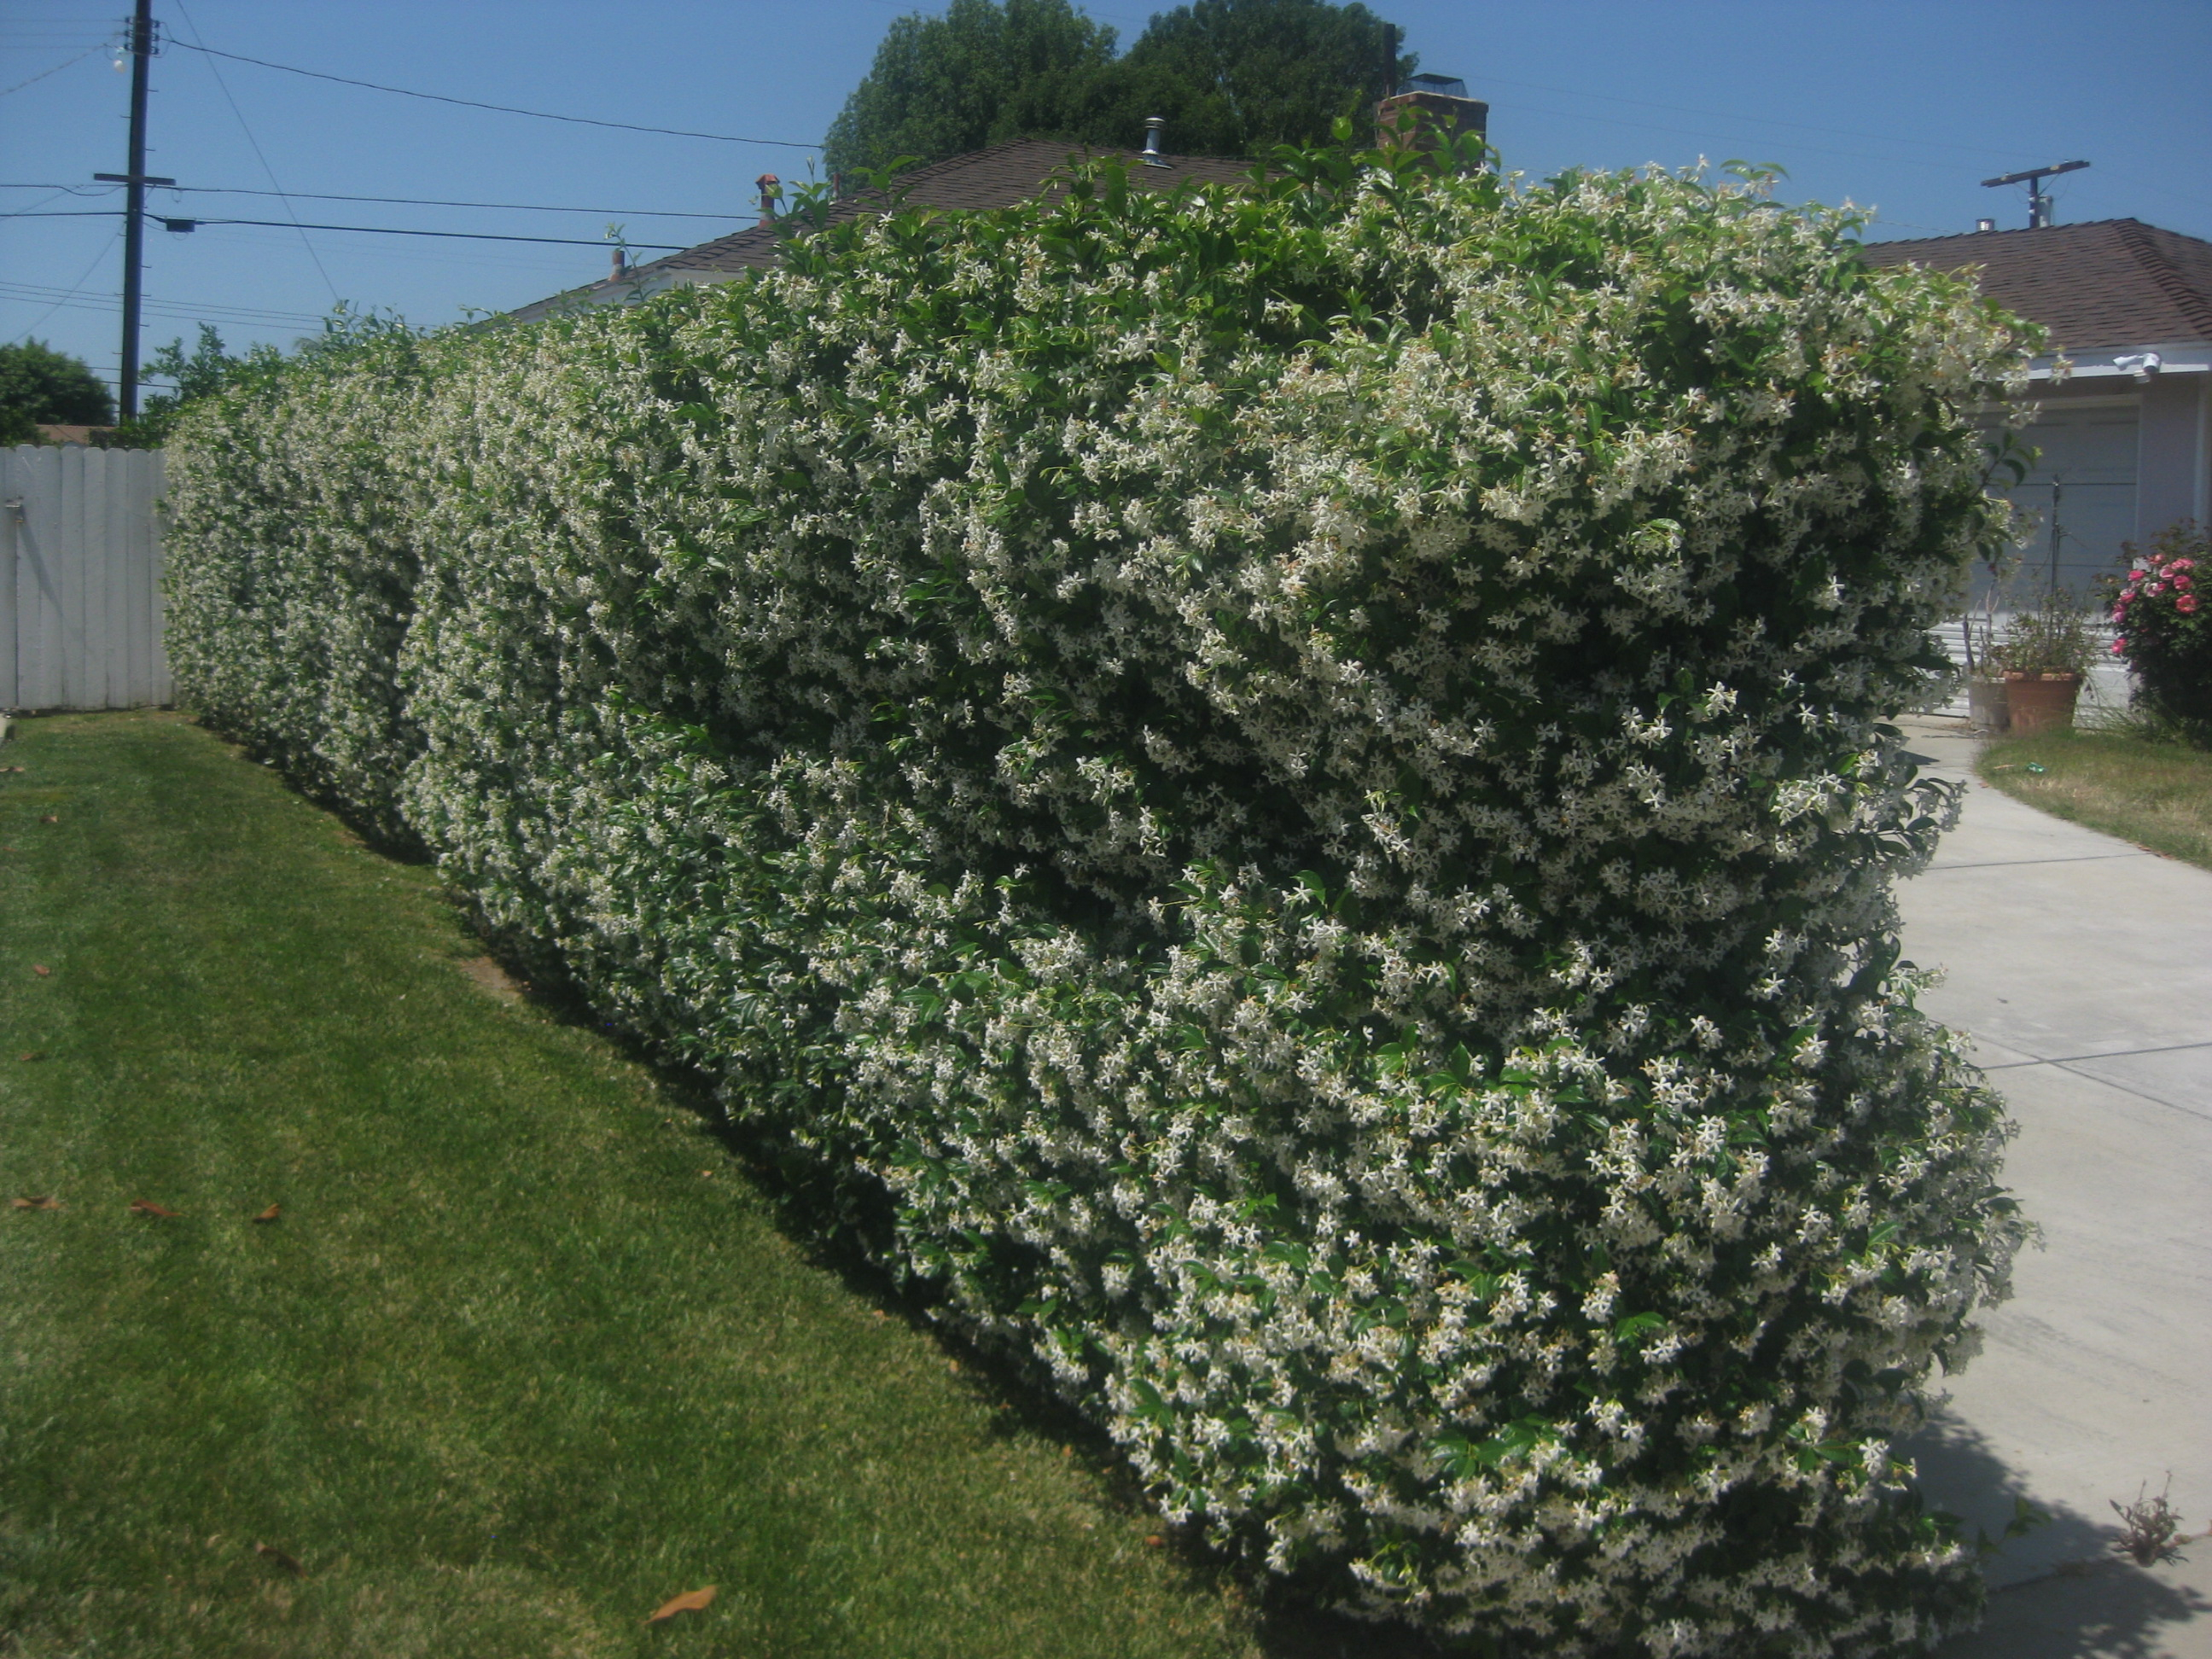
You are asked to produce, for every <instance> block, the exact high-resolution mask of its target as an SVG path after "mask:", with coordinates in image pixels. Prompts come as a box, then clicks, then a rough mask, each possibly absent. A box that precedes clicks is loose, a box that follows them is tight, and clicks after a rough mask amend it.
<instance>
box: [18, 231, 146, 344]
mask: <svg viewBox="0 0 2212 1659" xmlns="http://www.w3.org/2000/svg"><path fill="white" fill-rule="evenodd" d="M121 240H123V227H122V226H120V225H118V226H116V228H115V234H113V235H112V236H111V237H109V238H108V239H107V245H106V246H105V247H103V248H101V249H100V252H97V253H95V254H94V255H93V256H92V260H91V263H90V264H87V265H86V266H85V268H84V269H83V270H82V271H79V272H78V273H77V279H76V282H74V283H70V288H69V292H68V293H66V294H64V295H62V297H61V298H60V299H58V300H57V301H54V302H53V304H52V305H50V306H48V307H46V309H45V310H44V311H42V312H40V313H39V314H38V315H37V316H35V317H33V319H31V324H30V327H29V328H26V329H25V330H24V331H22V332H21V334H18V335H17V336H16V337H15V343H17V344H19V345H20V344H21V343H22V342H23V341H25V340H27V339H28V338H29V337H30V335H31V329H33V328H36V327H37V326H38V325H40V323H43V322H45V321H46V319H47V318H49V317H51V316H52V315H53V314H54V313H56V312H57V311H59V310H60V309H61V308H62V307H64V306H65V305H67V304H68V303H69V302H70V299H71V298H72V297H73V296H74V295H76V293H77V291H78V290H79V289H82V288H83V286H84V285H85V284H86V283H88V282H90V281H91V280H92V273H93V271H94V269H95V268H96V267H97V266H98V265H99V264H100V261H101V260H102V259H105V258H106V257H107V256H108V255H109V253H111V252H113V251H114V248H115V245H116V244H117V243H118V242H119V241H121Z"/></svg>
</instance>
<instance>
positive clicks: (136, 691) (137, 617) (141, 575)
mask: <svg viewBox="0 0 2212 1659" xmlns="http://www.w3.org/2000/svg"><path fill="white" fill-rule="evenodd" d="M161 461H162V458H161V452H160V451H159V450H143V449H136V450H134V449H83V448H78V447H75V446H68V447H58V448H57V447H37V448H33V447H21V448H15V449H0V708H18V709H38V708H140V707H143V705H145V704H148V703H166V702H168V701H170V697H171V686H170V681H169V664H168V659H167V657H166V656H165V655H164V654H163V653H162V650H161V518H160V509H159V507H158V506H157V505H156V504H157V503H158V502H159V501H160V500H161V478H162V465H161Z"/></svg>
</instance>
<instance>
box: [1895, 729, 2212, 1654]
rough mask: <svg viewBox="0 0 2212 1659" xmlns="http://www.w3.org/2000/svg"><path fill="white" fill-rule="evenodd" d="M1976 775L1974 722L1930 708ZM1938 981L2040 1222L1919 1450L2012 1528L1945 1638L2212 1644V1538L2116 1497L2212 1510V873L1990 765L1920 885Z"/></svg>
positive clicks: (2014, 1181) (2033, 1644)
mask: <svg viewBox="0 0 2212 1659" xmlns="http://www.w3.org/2000/svg"><path fill="white" fill-rule="evenodd" d="M1905 724H1906V729H1907V730H1908V731H1909V732H1911V734H1912V748H1913V750H1914V752H1915V753H1916V754H1917V755H1920V756H1923V757H1926V758H1927V760H1928V761H1929V765H1928V767H1927V768H1926V769H1927V770H1929V771H1930V772H1933V773H1935V774H1936V775H1942V776H1949V777H1967V776H1969V773H1968V770H1967V769H1968V766H1969V763H1970V762H1971V760H1972V752H1973V747H1974V745H1973V744H1972V740H1971V739H1970V738H1966V736H1965V735H1964V732H1965V724H1964V722H1963V721H1955V720H1934V719H1916V720H1908V721H1907V722H1906V723H1905ZM1899 899H1900V902H1901V904H1902V906H1903V908H1904V913H1905V956H1906V957H1907V958H1909V959H1910V960H1911V961H1914V962H1917V963H1920V964H1921V965H1923V967H1935V966H1940V967H1942V969H1945V970H1946V972H1947V975H1948V977H1947V979H1946V981H1945V982H1944V983H1943V984H1942V986H1941V987H1938V988H1937V989H1936V990H1935V991H1933V992H1931V993H1930V994H1929V995H1928V996H1927V997H1926V998H1925V999H1924V1000H1923V1006H1925V1007H1926V1008H1927V1009H1928V1010H1929V1012H1931V1013H1933V1014H1935V1015H1936V1017H1937V1018H1940V1019H1942V1020H1943V1021H1945V1022H1946V1023H1947V1024H1950V1025H1952V1026H1953V1027H1954V1028H1956V1029H1958V1030H1962V1031H1965V1032H1966V1033H1968V1034H1970V1035H1971V1036H1972V1037H1973V1039H1974V1041H1975V1043H1976V1045H1977V1050H1978V1053H1977V1057H1978V1060H1979V1061H1980V1063H1981V1064H1982V1065H1983V1066H1984V1067H1986V1068H1987V1069H1988V1071H1989V1074H1990V1080H1991V1082H1992V1083H1994V1084H1995V1085H1996V1087H1997V1088H1998V1089H2000V1090H2001V1091H2003V1093H2004V1095H2005V1097H2006V1098H2007V1099H2008V1101H2009V1103H2010V1104H2011V1108H2012V1112H2013V1115H2014V1116H2015V1118H2016V1119H2017V1120H2018V1121H2019V1124H2020V1138H2019V1139H2018V1140H2016V1141H2015V1142H2014V1143H2013V1146H2012V1147H2011V1149H2010V1154H2009V1157H2008V1160H2007V1164H2006V1180H2007V1184H2008V1185H2009V1186H2010V1187H2011V1188H2013V1189H2014V1190H2015V1192H2016V1193H2017V1194H2019V1195H2020V1198H2021V1202H2022V1203H2023V1205H2024V1206H2026V1208H2027V1213H2028V1214H2029V1216H2030V1217H2031V1218H2033V1219H2034V1220H2035V1221H2036V1222H2038V1223H2039V1224H2040V1225H2041V1227H2042V1229H2043V1234H2044V1246H2045V1247H2044V1248H2043V1249H2040V1250H2031V1251H2028V1252H2027V1253H2025V1254H2023V1255H2022V1256H2021V1260H2020V1261H2019V1264H2018V1267H2017V1268H2016V1270H2015V1296H2014V1299H2013V1300H2012V1301H2010V1302H2009V1303H2007V1304H2004V1305H2003V1306H2002V1307H2000V1308H1998V1309H1996V1310H1993V1311H1992V1312H1990V1314H1988V1315H1987V1316H1986V1317H1985V1318H1984V1328H1986V1330H1987V1332H1988V1343H1987V1347H1986V1349H1985V1351H1984V1352H1983V1354H1982V1355H1981V1357H1980V1358H1978V1359H1976V1360H1975V1361H1974V1363H1973V1364H1972V1365H1971V1366H1970V1367H1968V1368H1967V1369H1966V1371H1965V1372H1964V1373H1963V1374H1961V1375H1960V1376H1956V1377H1954V1378H1952V1379H1951V1380H1950V1382H1949V1383H1948V1387H1949V1389H1950V1391H1951V1395H1952V1399H1951V1403H1950V1405H1949V1407H1948V1408H1947V1409H1946V1410H1945V1412H1944V1413H1942V1417H1941V1418H1940V1419H1939V1420H1938V1421H1937V1422H1936V1424H1935V1425H1931V1428H1930V1429H1929V1431H1928V1432H1927V1433H1926V1434H1924V1435H1923V1436H1922V1437H1920V1438H1919V1440H1918V1441H1917V1442H1916V1443H1915V1444H1914V1445H1913V1447H1912V1448H1911V1450H1912V1452H1913V1453H1914V1455H1916V1456H1917V1458H1918V1460H1919V1463H1920V1468H1921V1473H1922V1477H1923V1483H1924V1485H1925V1486H1926V1487H1927V1488H1928V1490H1929V1494H1930V1496H1931V1497H1932V1498H1933V1499H1934V1500H1935V1501H1936V1503H1937V1504H1939V1505H1941V1506H1942V1508H1945V1509H1948V1510H1952V1511H1953V1512H1954V1513H1956V1514H1959V1515H1962V1516H1966V1518H1967V1521H1968V1522H1969V1523H1970V1525H1979V1526H1981V1527H1984V1528H1986V1529H1987V1530H1988V1531H1989V1532H1990V1534H1993V1535H1994V1534H1997V1533H1998V1532H1999V1531H2000V1529H2001V1528H2002V1526H2003V1524H2004V1522H2006V1520H2008V1518H2009V1517H2010V1516H2011V1515H2012V1513H2013V1508H2014V1502H2015V1498H2021V1497H2025V1498H2028V1499H2029V1500H2030V1501H2032V1502H2033V1503H2034V1504H2038V1505H2039V1506H2040V1507H2041V1508H2043V1509H2044V1510H2046V1511H2047V1512H2048V1513H2049V1514H2050V1515H2051V1517H2052V1519H2051V1524H2050V1525H2049V1526H2046V1527H2044V1528H2039V1530H2037V1531H2036V1532H2034V1533H2033V1534H2030V1535H2029V1536H2028V1537H2027V1538H2025V1539H2022V1540H2018V1541H2012V1542H2010V1543H2008V1544H2007V1545H2006V1546H2005V1547H2004V1549H2003V1550H2002V1553H2000V1554H1998V1555H1997V1556H1996V1557H1994V1558H1993V1559H1991V1561H1990V1566H1989V1572H1990V1583H1991V1585H1992V1587H1993V1589H1994V1594H1992V1595H1991V1596H1990V1616H1989V1622H1988V1625H1987V1626H1985V1627H1984V1630H1983V1631H1982V1632H1980V1633H1979V1634H1978V1635H1975V1636H1972V1637H1969V1638H1963V1639H1961V1640H1960V1641H1957V1642H1954V1643H1953V1644H1949V1645H1948V1646H1947V1647H1946V1648H1945V1649H1944V1650H1942V1651H1943V1654H1944V1659H2090V1656H2097V1659H2105V1656H2111V1659H2212V1539H2208V1540H2206V1541H2203V1542H2200V1543H2196V1544H2193V1545H2191V1546H2188V1547H2186V1548H2185V1555H2186V1557H2187V1558H2188V1559H2186V1560H2185V1561H2182V1562H2179V1563H2174V1564H2169V1565H2162V1566H2158V1567H2154V1568H2151V1569H2148V1570H2145V1569H2142V1568H2138V1567H2136V1566H2134V1565H2130V1564H2129V1563H2126V1562H2124V1561H2122V1560H2121V1559H2118V1557H2117V1556H2116V1555H2115V1554H2114V1553H2112V1548H2111V1544H2112V1541H2113V1540H2114V1539H2115V1538H2117V1537H2118V1535H2119V1525H2118V1520H2119V1518H2118V1516H2116V1515H2114V1514H2113V1512H2112V1509H2111V1507H2110V1505H2111V1503H2112V1501H2113V1500H2115V1499H2117V1500H2120V1501H2132V1500H2134V1499H2135V1498H2136V1496H2137V1494H2138V1492H2145V1491H2147V1492H2148V1493H2150V1494H2156V1493H2157V1492H2160V1490H2161V1488H2162V1486H2164V1485H2165V1483H2166V1481H2167V1480H2168V1478H2169V1476H2170V1477H2171V1480H2172V1487H2171V1493H2172V1502H2173V1504H2174V1505H2175V1507H2176V1508H2178V1509H2179V1510H2180V1511H2181V1512H2182V1516H2183V1522H2182V1524H2183V1526H2184V1527H2185V1529H2186V1530H2188V1531H2190V1532H2192V1533H2203V1532H2207V1531H2208V1530H2212V873H2208V872H2204V871H2202V870H2198V869H2195V868H2193V867H2191V866H2188V865H2185V864H2182V863H2179V862H2178V861H2176V860H2171V859H2166V858H2161V857H2160V856H2158V855H2156V854H2151V853H2147V852H2145V851H2143V850H2142V848H2136V847H2134V846H2131V845H2130V844H2129V843H2128V842H2123V841H2116V840H2114V839H2112V837H2111V836H2101V835H2098V834H2096V833H2095V832H2094V831H2092V830H2087V829H2080V828H2078V827H2076V826H2075V825H2073V824H2070V823H2065V822H2063V820H2061V819H2057V818H2054V817H2048V816H2046V815H2045V814H2043V813H2041V812H2038V811H2035V810H2033V808H2031V807H2027V806H2022V805H2020V804H2018V803H2017V802H2015V801H2014V800H2012V799H2009V798H2008V797H2006V796H2004V795H2002V794H2001V793H1998V792H1997V791H1996V790H1995V789H1992V788H1990V787H1988V786H1986V785H1984V784H1982V783H1979V782H1972V783H1971V784H1970V787H1969V793H1968V798H1967V801H1966V812H1965V817H1964V818H1963V820H1962V822H1961V823H1960V826H1959V828H1958V829H1957V830H1956V831H1955V832H1954V833H1953V834H1952V835H1951V836H1949V837H1948V838H1947V839H1946V841H1945V842H1944V844H1943V848H1942V853H1941V854H1940V855H1939V856H1938V857H1937V859H1936V862H1935V864H1934V866H1932V867H1931V868H1930V869H1929V870H1928V872H1926V873H1925V874H1923V875H1922V876H1920V877H1918V878H1916V879H1914V880H1912V881H1911V882H1908V883H1906V884H1905V886H1904V888H1903V889H1902V890H1901V892H1900V894H1899Z"/></svg>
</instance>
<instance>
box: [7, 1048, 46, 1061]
mask: <svg viewBox="0 0 2212 1659" xmlns="http://www.w3.org/2000/svg"><path fill="white" fill-rule="evenodd" d="M15 1058H16V1059H18V1060H21V1061H22V1062H23V1063H24V1064H25V1065H28V1064H30V1062H31V1061H33V1060H44V1059H45V1058H46V1050H45V1049H44V1048H26V1049H24V1050H23V1052H22V1053H21V1054H18V1055H16V1056H15Z"/></svg>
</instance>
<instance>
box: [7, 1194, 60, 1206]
mask: <svg viewBox="0 0 2212 1659" xmlns="http://www.w3.org/2000/svg"><path fill="white" fill-rule="evenodd" d="M9 1203H11V1204H13V1205H14V1206H15V1207H16V1208H17V1209H19V1210H58V1209H60V1208H61V1206H62V1201H61V1200H59V1199H58V1198H52V1197H49V1196H47V1195H46V1194H43V1193H42V1194H40V1195H39V1196H38V1197H36V1198H15V1199H10V1200H9Z"/></svg>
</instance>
